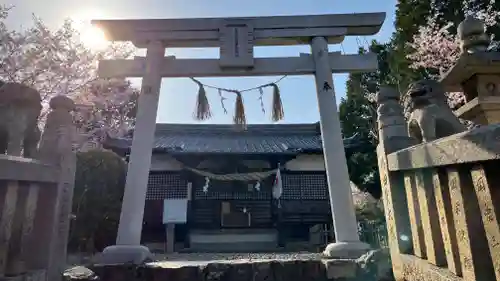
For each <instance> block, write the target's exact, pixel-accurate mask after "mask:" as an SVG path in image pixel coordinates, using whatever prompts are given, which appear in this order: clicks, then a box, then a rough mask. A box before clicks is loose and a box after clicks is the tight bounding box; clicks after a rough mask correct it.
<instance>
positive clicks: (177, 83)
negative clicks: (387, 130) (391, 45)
mask: <svg viewBox="0 0 500 281" xmlns="http://www.w3.org/2000/svg"><path fill="white" fill-rule="evenodd" d="M0 4H6V5H13V6H15V8H14V10H13V11H12V13H11V16H10V18H9V19H8V22H7V23H8V25H9V27H12V28H16V29H17V28H20V27H21V28H22V27H27V26H30V25H31V23H32V14H35V15H36V16H37V17H39V18H41V19H42V20H43V21H44V22H45V23H46V24H47V25H48V26H49V27H51V28H57V27H58V26H59V25H60V24H61V23H62V22H63V20H64V19H65V18H72V19H74V20H78V21H80V22H82V21H83V22H89V21H90V20H91V19H127V18H128V19H139V18H196V17H242V16H243V17H246V16H277V15H313V14H340V13H366V12H385V13H386V20H385V23H384V25H383V27H382V29H381V31H380V32H379V33H378V34H376V35H374V36H365V37H358V38H357V37H350V38H346V40H345V41H344V42H343V43H342V44H341V45H340V44H339V45H330V51H341V52H343V53H356V52H357V49H358V47H359V46H360V44H361V45H365V46H366V45H367V44H368V42H370V41H371V40H373V39H375V40H377V41H381V42H385V41H387V40H388V39H389V38H390V36H391V34H392V32H393V31H394V27H393V22H394V12H395V5H396V0H347V1H346V0H344V1H340V0H309V1H298V0H288V1H286V0H253V1H237V0H232V1H230V0H140V1H139V0H106V1H103V0H85V1H81V0H78V1H77V0H51V1H41V0H0ZM299 53H310V47H309V46H288V47H258V48H256V49H255V56H256V57H282V56H298V55H299ZM167 55H175V56H176V57H177V58H217V57H218V50H217V49H213V48H208V49H207V48H203V49H201V48H199V49H168V50H167ZM278 78H279V76H278V77H271V76H267V77H236V78H235V77H232V78H224V77H221V78H201V79H200V80H201V81H202V82H203V83H205V84H210V85H214V86H217V87H223V88H230V89H238V90H243V89H246V88H253V87H255V86H259V85H263V84H267V83H269V82H273V81H275V80H276V79H278ZM346 80H347V74H334V89H335V92H336V99H337V102H340V99H341V98H342V97H344V96H345V87H346V86H345V83H346ZM134 82H136V83H140V81H134ZM279 87H280V91H281V98H282V101H283V107H284V111H285V119H284V120H283V121H281V122H282V123H312V122H317V121H318V120H319V114H318V106H317V99H316V87H315V85H314V77H313V76H312V75H307V76H289V77H286V78H285V79H283V80H282V81H281V82H280V83H279ZM197 92H198V87H197V85H196V84H194V83H193V82H192V81H190V80H189V79H187V78H168V79H163V80H162V87H161V92H160V102H159V106H158V115H157V122H159V123H195V122H197V121H195V120H194V119H193V117H192V112H193V109H194V107H195V104H196V96H197ZM207 95H208V99H209V102H210V105H211V108H212V112H213V117H212V118H211V119H210V120H208V121H205V123H217V124H229V123H231V122H232V116H233V115H232V114H233V109H234V97H233V96H231V95H226V97H227V100H226V102H225V107H226V108H227V110H228V114H227V115H226V114H224V112H223V110H222V108H221V106H220V99H219V98H218V93H217V91H216V90H210V89H207ZM258 98H259V91H250V92H246V93H245V94H244V95H243V100H244V104H245V112H246V117H247V122H248V123H249V124H258V123H271V119H270V114H269V112H270V109H271V100H272V91H271V90H270V89H269V90H267V91H265V95H264V106H265V109H266V113H265V114H264V113H263V112H262V109H261V106H260V101H259V99H258Z"/></svg>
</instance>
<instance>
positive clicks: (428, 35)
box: [407, 0, 500, 108]
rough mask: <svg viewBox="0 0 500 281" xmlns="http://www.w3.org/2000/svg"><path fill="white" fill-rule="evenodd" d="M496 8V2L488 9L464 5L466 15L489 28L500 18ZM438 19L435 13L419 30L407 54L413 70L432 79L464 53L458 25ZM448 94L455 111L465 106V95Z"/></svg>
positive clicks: (489, 5)
mask: <svg viewBox="0 0 500 281" xmlns="http://www.w3.org/2000/svg"><path fill="white" fill-rule="evenodd" d="M494 5H495V1H494V0H491V1H490V2H489V3H488V5H487V6H486V7H478V6H474V5H472V2H471V1H463V2H462V8H463V13H464V15H465V16H469V15H471V16H474V17H476V18H478V19H481V20H483V21H484V22H485V24H486V26H487V27H491V26H494V25H496V24H497V20H498V18H499V16H500V12H499V11H497V10H495V6H494ZM438 16H439V14H434V15H433V16H432V17H430V18H429V20H428V23H427V25H425V26H422V27H420V29H419V32H418V33H417V34H416V35H415V36H414V37H413V41H412V42H409V43H408V46H409V47H410V49H411V50H412V52H411V53H409V54H408V55H407V58H408V59H409V60H410V61H411V64H410V67H411V68H413V69H418V70H422V69H424V70H426V72H427V74H428V76H429V77H431V78H439V77H440V76H441V75H443V74H444V73H446V72H447V71H448V70H449V69H450V68H451V67H452V66H453V65H454V64H455V62H456V61H457V59H458V57H459V56H460V54H461V51H460V42H459V40H458V36H457V35H456V26H454V25H453V23H446V24H445V25H444V26H443V25H441V24H439V22H438ZM492 39H493V38H492ZM447 95H448V102H449V104H450V106H451V107H452V108H457V107H459V106H460V105H462V104H464V103H465V97H464V95H463V93H447Z"/></svg>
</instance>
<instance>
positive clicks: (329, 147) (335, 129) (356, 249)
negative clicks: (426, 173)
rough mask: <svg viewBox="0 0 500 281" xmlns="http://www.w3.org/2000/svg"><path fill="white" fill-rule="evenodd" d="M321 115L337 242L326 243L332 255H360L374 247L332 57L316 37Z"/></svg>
mask: <svg viewBox="0 0 500 281" xmlns="http://www.w3.org/2000/svg"><path fill="white" fill-rule="evenodd" d="M311 49H312V56H313V58H314V62H315V69H316V73H315V75H314V76H315V79H316V90H317V96H318V107H319V115H320V127H321V138H322V141H323V153H324V157H325V167H326V175H327V180H328V189H329V195H330V204H331V209H332V217H333V225H334V229H335V239H336V243H333V244H330V245H328V246H327V247H326V249H325V252H324V254H325V255H327V256H328V257H342V258H347V257H349V258H356V257H359V256H361V255H362V254H364V253H365V252H366V251H368V250H369V249H370V246H369V245H367V244H364V243H362V242H360V241H359V236H358V226H357V223H356V215H355V212H354V203H353V199H352V191H351V183H350V180H349V172H348V170H347V160H346V156H345V151H344V143H343V140H342V132H341V127H340V120H339V115H338V110H337V102H336V100H335V91H334V89H333V77H332V72H331V67H330V63H329V60H328V43H327V41H326V39H325V38H324V37H315V38H314V39H313V40H312V44H311Z"/></svg>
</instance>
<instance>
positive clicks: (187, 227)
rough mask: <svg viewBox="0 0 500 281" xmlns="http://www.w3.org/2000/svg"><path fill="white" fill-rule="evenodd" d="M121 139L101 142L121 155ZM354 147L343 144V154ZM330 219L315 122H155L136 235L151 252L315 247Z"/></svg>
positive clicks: (126, 147)
mask: <svg viewBox="0 0 500 281" xmlns="http://www.w3.org/2000/svg"><path fill="white" fill-rule="evenodd" d="M131 142H132V138H131V136H130V137H127V138H120V139H118V138H108V139H107V141H106V148H108V149H112V150H113V151H115V152H117V153H119V154H121V155H123V156H126V155H127V154H128V153H129V151H130V147H131ZM357 144H359V141H358V140H356V137H352V138H350V139H345V140H344V145H345V147H346V152H347V153H348V154H349V153H350V151H352V150H354V149H355V148H356V146H357ZM278 170H279V173H278ZM331 218H332V216H331V210H330V204H329V195H328V186H327V180H326V172H325V165H324V161H323V153H322V143H321V133H320V127H319V123H312V124H274V125H248V127H247V129H246V130H236V129H235V127H234V126H233V125H210V124H204V125H200V124H157V125H156V133H155V139H154V145H153V155H152V160H151V168H150V175H149V183H148V190H147V195H146V204H145V210H144V222H143V229H142V236H141V244H144V245H148V246H149V248H150V249H151V250H152V251H154V250H157V251H161V250H162V249H163V248H164V247H165V248H166V246H165V245H167V244H171V247H173V248H174V249H175V251H181V250H183V249H184V250H192V251H224V250H226V251H250V250H251V251H259V250H262V251H264V250H269V249H274V248H277V247H283V246H287V245H290V244H293V243H299V244H300V243H305V244H309V245H318V246H321V245H324V244H325V243H326V241H327V237H325V233H327V232H326V231H325V230H326V229H331V225H332V219H331ZM167 241H168V242H170V243H166V242H167ZM174 241H175V243H174ZM172 250H173V249H172Z"/></svg>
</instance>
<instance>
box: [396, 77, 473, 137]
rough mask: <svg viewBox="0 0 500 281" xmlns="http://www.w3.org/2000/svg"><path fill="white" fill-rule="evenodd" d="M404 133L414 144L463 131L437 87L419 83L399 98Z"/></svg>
mask: <svg viewBox="0 0 500 281" xmlns="http://www.w3.org/2000/svg"><path fill="white" fill-rule="evenodd" d="M403 105H404V111H405V115H406V116H407V117H408V134H409V136H410V137H412V138H415V139H416V140H417V142H418V143H421V142H428V141H433V140H435V139H439V138H442V137H446V136H450V135H453V134H456V133H460V132H463V131H465V130H467V128H466V127H465V125H463V124H462V123H461V122H460V120H459V119H458V117H457V116H455V114H454V113H453V111H452V110H451V108H450V107H449V106H448V103H447V100H446V96H445V94H444V90H443V88H442V86H441V84H440V83H439V82H438V81H436V80H430V79H429V80H420V81H417V82H415V83H413V84H411V85H410V87H409V89H408V92H407V93H406V94H405V95H404V97H403Z"/></svg>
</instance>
